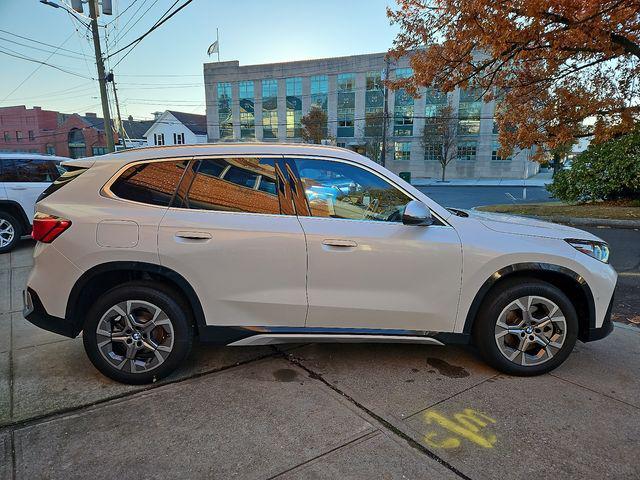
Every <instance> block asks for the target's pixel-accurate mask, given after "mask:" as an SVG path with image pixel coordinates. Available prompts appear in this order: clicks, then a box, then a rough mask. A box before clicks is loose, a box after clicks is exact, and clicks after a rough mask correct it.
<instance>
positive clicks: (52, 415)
mask: <svg viewBox="0 0 640 480" xmlns="http://www.w3.org/2000/svg"><path fill="white" fill-rule="evenodd" d="M274 356H275V354H274V353H268V354H265V355H260V356H259V357H255V358H251V359H249V360H244V361H242V362H236V363H234V364H232V365H225V366H223V367H219V368H213V369H211V370H206V371H203V372H198V373H195V374H193V375H189V376H186V377H182V378H176V379H174V380H169V381H161V382H158V383H152V384H150V385H146V386H144V387H143V388H141V389H139V390H135V391H129V392H124V393H121V394H119V395H114V396H111V397H108V398H103V399H100V400H96V401H94V402H90V403H86V404H84V405H78V406H74V407H69V408H65V409H59V410H56V411H55V412H49V413H45V414H42V415H36V416H34V417H29V418H25V419H23V420H17V421H12V422H9V423H5V424H0V428H2V429H8V430H10V431H11V432H13V431H14V430H17V429H19V428H24V427H29V426H33V425H37V424H39V423H44V422H46V421H49V420H54V419H58V418H63V417H65V416H68V415H71V414H76V413H78V412H82V411H83V410H88V409H90V408H92V407H96V406H99V405H103V404H105V403H109V402H112V401H115V400H122V399H126V398H129V397H133V396H135V395H139V394H144V393H148V392H150V391H152V390H155V389H156V388H161V387H166V386H169V385H174V384H178V383H183V382H186V381H189V380H194V379H197V378H201V377H206V376H207V375H212V374H214V373H219V372H224V371H225V370H230V369H232V368H236V367H241V366H243V365H247V364H249V363H253V362H258V361H260V360H264V359H265V358H271V357H274ZM10 418H11V417H10Z"/></svg>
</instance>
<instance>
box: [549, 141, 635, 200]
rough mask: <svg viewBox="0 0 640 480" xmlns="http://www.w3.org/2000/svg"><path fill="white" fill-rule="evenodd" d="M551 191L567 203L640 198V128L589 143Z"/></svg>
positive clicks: (559, 173) (553, 184) (554, 180)
mask: <svg viewBox="0 0 640 480" xmlns="http://www.w3.org/2000/svg"><path fill="white" fill-rule="evenodd" d="M548 190H549V191H550V192H551V194H552V195H553V196H554V197H556V198H558V199H560V200H562V201H565V202H580V203H582V202H591V201H595V200H615V199H638V198H640V130H637V131H635V132H633V133H630V134H628V135H625V136H623V137H620V138H617V139H614V140H610V141H608V142H605V143H601V144H599V145H590V146H589V148H588V149H587V150H586V151H584V152H582V153H581V154H579V155H578V156H577V157H576V158H575V159H574V160H573V165H572V167H571V169H570V170H563V171H560V172H558V173H557V174H556V175H555V176H554V178H553V182H552V183H551V185H549V187H548Z"/></svg>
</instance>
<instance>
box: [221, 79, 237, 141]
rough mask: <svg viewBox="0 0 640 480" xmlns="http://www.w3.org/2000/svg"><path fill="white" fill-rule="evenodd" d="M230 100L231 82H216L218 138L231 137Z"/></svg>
mask: <svg viewBox="0 0 640 480" xmlns="http://www.w3.org/2000/svg"><path fill="white" fill-rule="evenodd" d="M231 100H232V99H231V84H230V83H229V82H218V122H219V123H220V139H226V138H233V118H232V114H231Z"/></svg>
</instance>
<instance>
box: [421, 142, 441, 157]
mask: <svg viewBox="0 0 640 480" xmlns="http://www.w3.org/2000/svg"><path fill="white" fill-rule="evenodd" d="M424 159H425V161H427V162H439V161H441V160H442V144H440V143H429V144H427V145H425V146H424Z"/></svg>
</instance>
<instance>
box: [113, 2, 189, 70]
mask: <svg viewBox="0 0 640 480" xmlns="http://www.w3.org/2000/svg"><path fill="white" fill-rule="evenodd" d="M191 2H193V0H186V2H185V3H183V4H182V5H180V6H179V7H178V8H176V9H175V10H174V11H173V12H171V13H170V14H169V15H167V13H168V12H169V10H171V8H173V6H174V5H175V3H174V4H173V5H172V6H171V7H170V8H169V10H167V11H166V12H165V13H164V14H163V15H162V17H160V20H158V21H157V22H156V23H155V24H154V25H153V26H152V27H151V28H150V29H149V30H147V31H146V32H145V33H143V34H142V35H140V36H139V37H138V38H136V39H135V40H133V41H132V42H129V43H128V44H127V45H125V46H124V47H122V48H120V49H118V50H116V51H115V52H113V53H112V54H111V55H110V56H114V55H117V54H118V53H120V52H122V51H123V50H125V49H127V48H129V47H130V46H132V45H134V44H135V45H137V44H138V43H140V42H141V41H142V40H143V39H144V38H145V37H146V36H147V35H149V34H151V32H153V31H154V30H156V29H158V28H160V26H161V25H162V24H164V23H166V22H167V21H169V20H170V19H171V18H172V17H173V16H174V15H175V14H177V13H178V12H179V11H180V10H182V9H183V8H184V7H186V6H187V5H189V4H190V3H191ZM165 15H167V16H166V17H165ZM135 45H134V47H135ZM128 53H129V52H127V55H128ZM123 58H124V57H123ZM120 61H122V59H120ZM118 63H120V62H118ZM116 65H117V63H116ZM114 67H115V65H114Z"/></svg>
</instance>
